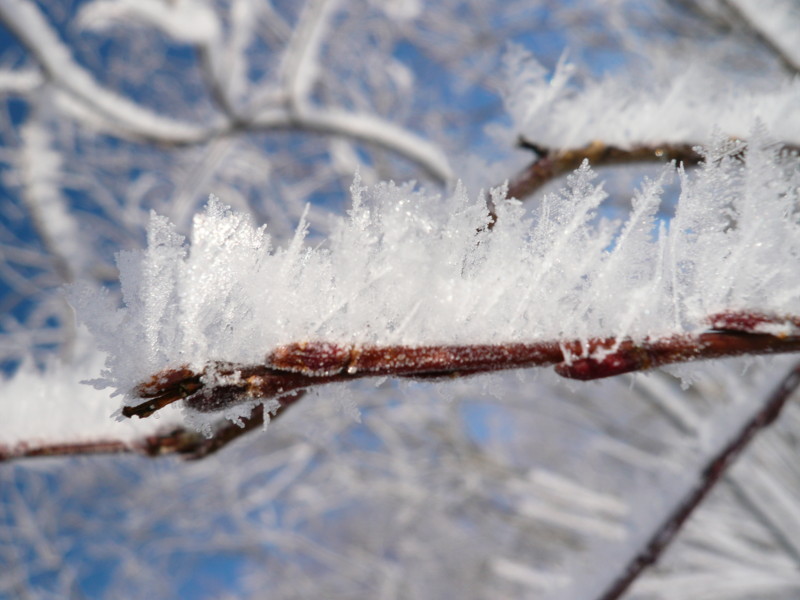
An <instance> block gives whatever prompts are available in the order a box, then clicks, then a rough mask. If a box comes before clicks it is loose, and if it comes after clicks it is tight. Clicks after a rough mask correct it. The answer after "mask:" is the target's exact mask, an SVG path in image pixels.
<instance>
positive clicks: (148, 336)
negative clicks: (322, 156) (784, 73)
mask: <svg viewBox="0 0 800 600" xmlns="http://www.w3.org/2000/svg"><path fill="white" fill-rule="evenodd" d="M751 137H752V138H753V140H754V142H753V143H752V145H751V148H750V149H749V150H748V151H747V155H746V160H745V158H744V157H743V155H742V154H741V153H740V152H739V151H740V150H741V145H736V144H733V145H731V144H718V145H716V146H714V147H712V149H711V150H710V151H709V152H710V157H709V160H708V161H707V163H706V164H705V165H704V166H702V167H701V168H699V169H698V170H697V171H695V172H693V173H683V172H681V174H680V182H681V190H682V191H681V197H680V201H679V204H678V207H677V213H676V216H675V218H674V219H673V220H672V221H671V223H669V225H666V224H664V223H661V224H660V225H659V224H658V223H657V221H656V219H655V211H656V209H657V207H658V205H659V202H660V196H661V193H662V192H661V185H662V183H663V181H661V180H659V181H655V182H645V183H644V184H643V186H642V188H641V190H640V191H639V192H638V193H637V194H636V196H635V198H634V200H633V210H632V212H631V216H630V219H629V221H628V222H627V223H624V224H623V223H615V222H610V221H608V220H605V219H598V218H597V217H596V212H597V209H598V206H599V205H600V204H601V202H602V201H603V199H604V196H605V194H604V192H603V191H602V186H600V185H597V184H596V183H595V178H596V176H595V174H594V173H593V172H592V171H591V169H590V168H589V166H588V165H587V164H584V166H582V167H581V168H580V169H578V170H577V171H576V172H575V173H574V174H573V175H572V176H570V177H569V178H568V182H567V186H566V188H565V189H564V190H562V191H561V192H560V193H559V194H557V195H549V196H546V197H545V198H544V199H543V201H542V202H541V203H540V204H539V205H538V206H536V207H535V208H533V209H531V210H527V209H526V208H525V207H523V206H522V205H521V204H520V203H519V202H517V201H515V200H505V199H503V196H502V193H501V192H496V193H495V194H494V196H495V203H496V204H497V223H496V224H495V226H494V227H493V229H491V230H488V229H487V228H486V225H487V223H488V221H489V217H488V213H487V210H486V207H485V199H484V198H482V197H480V196H479V197H477V198H471V197H470V195H469V194H468V193H467V191H466V190H465V189H463V188H462V187H457V188H456V189H455V190H454V191H453V192H452V193H451V194H450V195H448V196H446V197H431V196H428V195H426V194H425V193H424V192H423V191H420V190H417V189H415V188H414V187H413V186H412V185H395V184H380V185H378V186H375V187H373V188H363V187H361V186H360V184H359V183H358V181H357V182H356V183H355V184H354V186H353V209H352V210H351V211H350V212H349V215H348V216H347V217H346V218H341V219H340V220H339V221H338V223H337V224H336V226H335V227H334V232H333V233H332V235H331V236H330V238H329V239H328V240H327V241H326V242H325V243H324V244H322V245H319V246H317V247H308V246H307V245H305V243H304V241H303V238H304V232H305V227H306V225H305V223H304V222H303V223H301V224H300V226H299V228H298V231H297V235H296V237H295V239H294V240H293V241H292V242H291V243H290V244H289V245H288V246H287V247H286V248H272V247H271V245H270V238H269V236H268V235H267V233H266V230H265V229H264V228H263V227H255V226H254V225H253V224H252V223H251V221H250V219H249V217H247V216H245V215H242V214H237V213H234V212H232V211H231V210H230V209H228V208H227V207H226V206H224V205H223V204H222V203H221V202H220V201H218V200H216V199H215V198H212V199H211V201H210V202H209V204H208V207H207V209H206V211H205V212H204V213H202V214H200V215H197V216H196V217H195V220H194V227H193V231H192V233H191V238H190V240H188V241H187V240H184V239H183V237H182V236H180V235H178V234H177V233H176V232H175V231H174V228H173V227H172V225H171V224H170V223H169V222H168V221H167V220H166V219H164V218H162V217H158V216H153V218H152V220H151V224H150V228H149V239H148V243H149V246H148V248H147V249H146V250H144V251H139V252H128V253H122V254H121V255H120V256H119V258H118V264H119V269H120V276H121V280H122V292H123V300H124V304H125V306H124V308H122V309H120V310H117V309H116V308H115V307H113V306H108V302H107V301H105V300H104V299H99V300H98V298H97V295H96V294H95V293H94V292H91V291H89V292H82V291H81V290H80V288H77V289H75V290H73V293H72V300H73V302H74V303H75V304H76V306H77V309H78V311H79V315H80V317H81V318H82V319H83V320H84V321H86V322H87V324H88V325H89V327H90V329H91V330H92V331H93V333H94V334H95V336H96V337H97V338H98V341H99V344H100V346H101V348H102V349H103V350H104V351H106V352H108V353H109V355H110V357H109V362H108V367H109V370H108V372H107V373H106V377H107V380H108V383H109V384H110V385H113V386H114V387H116V388H117V389H118V390H120V391H121V392H128V391H129V390H130V389H131V388H132V387H133V386H135V385H136V384H138V383H140V382H141V381H143V380H144V379H146V378H147V377H149V376H150V375H152V374H154V373H156V372H158V371H159V370H161V369H164V368H168V367H174V366H178V365H182V364H188V365H191V366H195V367H199V366H201V365H204V364H205V363H207V362H208V361H211V360H226V361H235V362H242V363H260V362H263V360H264V357H265V355H266V354H267V353H268V352H269V351H270V350H272V349H273V348H275V347H276V346H277V345H280V344H286V343H292V342H302V341H304V340H325V341H331V342H337V343H344V344H349V343H353V344H359V343H373V344H410V345H419V344H434V343H438V344H448V343H462V344H470V343H504V342H511V341H534V340H563V339H576V338H577V339H585V338H587V337H594V336H611V335H615V336H621V335H626V336H631V337H633V338H641V337H643V336H646V335H661V334H670V333H680V332H684V331H692V330H696V329H698V328H706V327H707V323H706V322H705V321H704V319H705V318H706V317H707V316H708V315H710V314H713V313H716V312H719V311H723V310H728V309H731V310H755V311H762V312H767V313H776V314H781V315H785V314H795V315H796V314H800V278H799V277H798V271H797V268H796V265H797V260H798V257H800V223H799V222H798V189H800V171H798V168H797V159H796V157H793V156H788V155H786V154H785V153H783V154H781V153H780V151H779V149H778V148H776V147H775V146H774V145H772V144H770V143H768V142H767V141H766V140H764V139H763V137H764V136H763V134H762V133H760V132H759V131H756V132H753V133H752V136H751ZM669 176H670V175H669V173H665V175H664V177H665V178H668V177H669ZM662 179H663V178H662Z"/></svg>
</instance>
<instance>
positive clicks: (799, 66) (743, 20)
mask: <svg viewBox="0 0 800 600" xmlns="http://www.w3.org/2000/svg"><path fill="white" fill-rule="evenodd" d="M721 4H722V5H723V6H724V7H725V8H726V9H727V10H728V13H729V15H730V17H731V18H732V20H733V21H735V24H736V25H739V26H740V27H742V28H744V29H746V30H748V31H749V32H750V33H751V34H752V35H753V37H755V38H756V39H757V40H758V42H759V43H760V44H762V45H763V46H765V47H766V48H767V49H768V50H769V51H770V52H771V53H772V54H773V55H775V57H776V58H777V59H778V61H779V62H780V63H781V66H782V67H783V68H784V69H785V70H786V71H787V72H788V73H790V74H792V75H797V74H800V62H798V59H797V57H794V56H791V54H789V53H787V52H786V51H785V50H784V48H782V47H781V45H780V43H778V42H777V40H775V39H774V38H773V37H772V35H771V34H770V32H769V31H766V30H765V29H764V28H763V27H760V26H759V24H758V23H757V22H756V21H754V20H753V19H751V18H750V15H748V14H747V12H746V11H745V10H743V9H742V7H741V5H740V4H739V3H738V2H731V1H730V0H721Z"/></svg>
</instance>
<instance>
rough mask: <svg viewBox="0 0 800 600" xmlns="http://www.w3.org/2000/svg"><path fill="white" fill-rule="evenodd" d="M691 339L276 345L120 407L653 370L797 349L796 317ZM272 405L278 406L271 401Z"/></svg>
mask: <svg viewBox="0 0 800 600" xmlns="http://www.w3.org/2000/svg"><path fill="white" fill-rule="evenodd" d="M708 323H709V330H707V331H705V332H702V333H699V334H683V335H672V336H665V337H661V338H646V339H644V340H642V341H640V342H637V341H634V340H631V339H616V338H593V339H589V340H587V341H584V342H582V341H576V340H570V341H563V342H556V341H550V342H547V341H545V342H532V343H510V344H496V345H463V346H419V347H411V346H343V345H338V344H332V343H328V342H305V343H298V344H289V345H286V346H281V347H280V348H277V349H276V350H274V351H273V352H271V353H270V354H269V355H268V356H267V357H266V360H265V362H264V364H260V365H238V364H231V363H222V362H216V363H212V364H209V365H208V366H207V367H206V368H205V369H204V370H203V371H201V372H195V371H192V370H190V369H188V368H186V367H178V368H175V369H168V370H165V371H162V372H160V373H157V374H156V375H154V376H153V377H152V378H151V379H150V380H148V381H146V382H144V383H142V384H141V385H140V386H138V387H137V388H136V390H135V392H136V394H137V395H138V396H139V397H140V398H143V399H145V401H144V402H142V403H140V404H138V405H135V406H126V407H124V409H123V411H122V412H123V414H124V415H125V416H128V417H131V416H139V417H147V416H149V415H151V414H152V413H153V412H155V411H156V410H158V409H160V408H161V407H163V406H166V405H167V404H170V403H172V402H176V401H178V400H183V401H184V402H185V404H186V405H187V406H188V407H190V408H192V409H193V410H196V411H200V412H214V411H218V410H221V409H224V408H226V407H229V406H232V405H235V404H239V403H244V402H253V401H255V400H259V399H265V398H275V399H277V400H278V401H279V402H283V399H284V398H287V397H288V398H293V397H295V396H294V395H295V394H297V393H298V392H299V391H302V390H305V389H307V388H310V387H313V386H317V385H322V384H326V383H333V382H342V381H349V380H353V379H359V378H363V377H375V376H395V377H412V378H431V377H461V376H467V375H474V374H477V373H487V372H491V371H498V370H504V369H517V368H522V367H532V366H547V365H556V372H557V373H558V374H560V375H562V376H564V377H568V378H571V379H580V380H589V379H599V378H603V377H612V376H615V375H620V374H622V373H630V372H633V371H642V370H646V369H651V368H653V367H657V366H661V365H667V364H673V363H678V362H687V361H693V360H704V359H710V358H721V357H726V356H740V355H744V354H749V355H759V354H776V353H786V352H800V318H797V317H773V316H767V315H763V314H760V313H753V312H726V313H720V314H717V315H712V316H710V317H709V318H708ZM281 406H282V405H281Z"/></svg>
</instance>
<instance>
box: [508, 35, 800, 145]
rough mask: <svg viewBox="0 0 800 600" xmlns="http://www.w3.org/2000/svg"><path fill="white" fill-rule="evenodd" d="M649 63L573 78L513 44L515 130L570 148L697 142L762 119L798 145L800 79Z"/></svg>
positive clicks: (571, 70)
mask: <svg viewBox="0 0 800 600" xmlns="http://www.w3.org/2000/svg"><path fill="white" fill-rule="evenodd" d="M674 63H675V61H673V60H670V61H669V63H668V66H663V65H662V66H659V65H654V66H651V68H650V69H649V70H648V71H647V72H646V73H641V72H636V73H630V74H628V75H627V76H617V77H608V78H604V79H601V80H596V81H595V80H578V79H577V78H576V77H575V71H576V69H575V66H574V65H572V64H570V63H569V62H568V61H567V60H566V59H565V58H562V60H561V61H560V62H559V63H558V65H556V67H555V69H554V71H553V72H552V73H548V71H547V70H546V69H545V68H544V67H543V66H541V65H540V64H539V63H538V62H537V61H536V60H535V59H534V58H533V56H532V55H530V54H529V53H528V52H527V51H525V50H523V49H522V48H519V47H512V48H511V51H510V52H509V53H508V54H507V56H506V71H507V79H508V80H509V82H510V85H509V89H508V91H507V93H506V98H505V101H506V108H507V110H508V113H509V115H510V116H511V119H512V126H511V130H512V135H514V136H515V137H521V138H523V139H524V140H527V141H528V142H531V143H534V144H537V145H539V146H541V147H545V148H550V149H556V150H567V149H577V148H583V147H587V146H589V145H591V144H592V143H595V142H596V141H598V140H600V141H602V143H603V145H604V146H609V147H616V148H619V149H623V150H625V149H631V148H635V147H642V146H644V147H650V146H653V145H664V146H666V145H680V144H683V145H689V146H691V145H694V144H697V143H701V142H703V141H704V140H708V139H710V137H711V136H712V135H713V134H714V133H715V132H722V133H723V134H725V135H728V136H730V137H733V138H739V139H746V138H747V134H748V133H749V132H748V131H747V128H748V127H750V123H752V122H753V119H759V120H760V121H761V122H762V123H764V125H765V126H766V127H767V129H768V130H770V131H780V132H781V133H780V135H781V140H782V141H784V142H786V143H789V144H795V145H800V121H798V119H797V118H795V117H794V115H796V114H797V106H798V105H800V80H798V79H796V78H795V79H787V80H786V81H784V82H779V83H777V84H776V83H775V81H774V80H772V79H768V80H761V79H758V78H755V77H752V78H750V79H748V80H745V81H744V82H741V83H735V82H732V81H731V78H730V76H729V73H726V72H721V71H719V69H718V68H716V67H713V66H711V65H704V64H702V62H699V63H697V64H694V65H689V66H686V65H677V64H674Z"/></svg>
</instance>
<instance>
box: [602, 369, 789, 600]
mask: <svg viewBox="0 0 800 600" xmlns="http://www.w3.org/2000/svg"><path fill="white" fill-rule="evenodd" d="M798 386H800V363H798V364H796V365H795V366H794V368H793V369H792V370H791V371H790V372H789V373H788V374H787V375H786V376H785V377H784V378H783V381H781V383H780V385H778V387H777V388H776V389H775V391H773V392H772V394H771V395H770V396H769V398H767V401H766V402H765V403H764V405H763V406H762V407H761V409H759V410H758V411H757V412H756V414H754V415H753V416H752V417H751V418H750V420H748V421H747V423H745V424H744V426H743V427H742V428H741V429H740V430H739V432H738V434H737V435H735V436H734V437H733V439H732V440H731V441H730V442H728V443H727V444H726V445H725V446H724V447H723V448H722V450H720V451H719V452H718V453H717V454H716V455H715V456H714V457H712V458H711V460H710V461H709V462H708V464H707V465H706V467H705V468H704V469H703V472H702V475H701V476H700V481H699V482H698V484H697V485H696V486H695V487H694V488H693V489H692V490H691V491H690V492H689V493H688V494H687V495H686V497H684V498H683V499H682V500H681V502H680V503H679V504H678V505H677V506H676V507H675V510H674V511H673V512H672V513H671V514H670V515H668V516H667V518H666V519H664V521H663V522H662V523H661V524H660V525H659V527H658V529H656V531H655V533H653V535H652V536H651V537H650V539H649V540H648V542H647V544H645V546H644V547H643V548H642V549H641V551H640V552H639V553H638V554H637V555H636V556H635V557H634V558H633V560H631V561H630V562H629V563H628V565H627V566H626V567H625V570H624V571H623V573H622V575H621V576H620V577H619V578H618V579H617V580H615V581H614V582H613V583H612V584H611V586H610V587H609V588H608V589H607V590H606V591H605V592H603V593H602V594H601V595H600V596H598V600H618V599H619V598H621V597H622V595H623V594H624V593H625V592H626V591H627V590H628V588H629V587H630V586H631V584H633V582H634V581H636V579H637V578H638V577H639V575H641V573H642V572H643V571H644V570H645V569H646V568H647V567H649V566H650V565H652V564H653V563H655V562H656V561H657V560H658V559H659V557H660V556H661V555H662V554H663V552H664V550H665V549H666V548H667V546H668V545H669V544H670V542H672V540H673V539H674V538H675V535H676V534H677V533H678V532H679V531H680V530H681V528H682V527H683V525H684V524H685V523H686V521H687V520H688V519H689V517H690V516H691V515H692V514H693V513H694V511H695V510H696V509H697V507H698V506H699V505H700V504H701V503H702V502H703V500H704V499H705V497H706V496H707V495H708V493H709V492H710V491H711V490H712V489H713V488H714V486H715V485H716V484H717V482H718V481H719V480H720V479H721V478H722V476H723V475H724V474H725V473H726V471H727V470H728V469H729V468H730V466H731V465H732V464H733V463H734V462H735V461H736V459H737V458H738V457H739V455H740V454H741V453H742V452H743V451H744V450H745V449H746V448H747V447H748V445H749V444H750V442H751V441H752V440H753V438H755V436H756V435H757V434H758V433H759V432H760V431H761V430H763V429H764V428H766V427H768V426H769V425H771V424H772V423H774V422H775V420H776V419H777V418H778V416H779V415H780V413H781V410H782V409H783V407H784V406H785V405H786V402H787V400H789V398H790V397H791V396H792V393H793V392H794V391H795V390H796V389H797V388H798Z"/></svg>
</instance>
